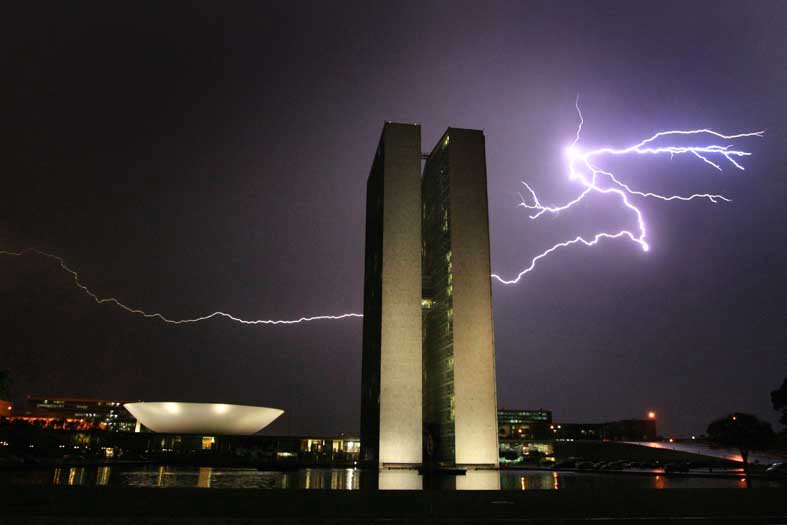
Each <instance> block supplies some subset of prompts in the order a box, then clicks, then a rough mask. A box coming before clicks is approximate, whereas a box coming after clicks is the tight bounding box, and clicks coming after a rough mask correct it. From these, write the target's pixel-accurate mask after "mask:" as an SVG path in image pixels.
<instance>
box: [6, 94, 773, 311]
mask: <svg viewBox="0 0 787 525" xmlns="http://www.w3.org/2000/svg"><path fill="white" fill-rule="evenodd" d="M575 106H576V109H577V114H578V116H579V124H578V126H577V132H576V136H575V137H574V141H573V142H572V143H571V144H570V145H569V146H568V147H567V148H566V149H565V154H566V159H567V175H568V178H569V180H571V181H576V182H577V183H579V185H580V186H581V188H582V189H581V191H580V192H579V194H578V195H577V196H576V197H574V198H573V199H571V200H569V201H567V202H565V203H564V204H560V205H555V206H545V205H543V204H541V201H540V200H539V198H538V195H537V194H536V192H535V191H534V190H533V188H531V187H530V186H529V185H528V184H527V183H526V182H524V181H523V182H522V184H523V187H524V189H525V190H526V195H527V197H526V196H525V195H522V194H520V198H521V202H520V203H519V206H521V207H523V208H525V209H526V210H529V211H530V212H531V214H530V215H529V218H530V219H533V220H536V219H538V218H539V217H541V216H542V215H544V214H553V215H556V214H559V213H560V212H563V211H566V210H569V209H570V208H571V207H573V206H574V205H576V204H578V203H580V202H582V200H584V199H585V197H587V196H588V195H590V194H591V193H598V194H603V195H611V196H614V197H616V198H617V199H618V200H619V203H620V204H621V205H622V206H623V208H625V209H626V210H628V212H629V213H630V214H631V216H632V217H633V218H634V222H635V223H636V228H633V229H622V230H620V231H604V232H599V233H597V234H595V235H594V236H593V237H590V238H585V237H582V236H577V237H575V238H573V239H570V240H567V241H564V242H560V243H557V244H555V245H553V246H551V247H550V248H548V249H547V250H545V251H543V252H542V253H540V254H538V255H536V256H535V257H533V258H532V259H531V261H530V264H529V265H528V266H527V267H526V268H525V269H523V270H522V271H520V272H519V274H517V275H516V277H514V278H512V279H504V278H502V277H500V276H499V275H497V274H492V278H494V279H496V280H497V281H499V282H501V283H503V284H516V283H518V282H519V281H520V280H521V279H522V277H524V276H525V275H526V274H528V273H529V272H531V271H532V270H533V269H534V268H535V267H536V265H537V264H538V263H539V261H541V260H542V259H544V258H545V257H547V256H549V255H551V254H553V253H555V252H557V251H559V250H561V249H563V248H567V247H569V246H573V245H575V244H582V245H584V246H596V245H597V244H599V243H600V242H601V241H602V240H603V239H621V238H625V239H628V240H629V241H631V242H633V243H635V244H637V245H639V247H640V248H641V249H642V250H643V251H646V252H647V251H648V250H649V249H650V245H649V244H648V242H647V240H646V239H647V228H646V225H645V219H644V217H643V215H642V211H641V210H640V209H639V208H637V206H635V204H634V203H633V202H632V200H633V199H634V198H636V197H642V198H652V199H659V200H662V201H691V200H696V199H705V200H707V201H710V202H711V203H714V204H717V203H719V202H725V203H728V202H732V201H731V200H730V199H729V198H727V197H725V196H723V195H716V194H711V193H695V194H693V195H686V196H683V195H661V194H658V193H653V192H645V191H640V190H636V189H633V188H631V187H630V186H628V185H627V184H624V183H623V182H621V181H620V180H619V179H618V178H616V177H615V175H614V174H612V173H611V172H609V171H605V170H603V169H601V168H600V167H599V165H598V164H597V161H600V160H601V158H602V157H608V156H625V155H664V154H668V155H670V157H673V156H675V155H686V154H689V155H693V156H694V157H696V158H697V159H699V160H701V161H702V162H704V163H705V164H707V165H709V166H711V167H713V168H715V169H716V170H719V171H721V170H722V163H723V161H726V162H728V163H729V164H731V165H732V166H733V167H735V168H737V169H739V170H743V169H744V168H743V166H742V165H741V164H740V162H738V160H739V159H741V158H742V157H748V156H750V155H751V153H750V152H748V151H744V150H740V149H736V147H735V146H734V145H733V144H731V143H725V144H708V145H704V146H684V145H679V144H671V145H660V144H662V143H663V141H664V140H665V139H675V138H685V137H687V136H697V137H707V138H708V139H709V140H712V139H722V140H723V141H732V140H735V139H743V138H752V137H762V136H763V135H764V133H765V132H764V131H754V132H746V133H736V134H731V135H727V134H723V133H718V132H716V131H713V130H711V129H696V130H688V131H682V130H673V131H660V132H658V133H656V134H655V135H653V136H651V137H649V138H646V139H645V140H642V141H641V142H638V143H636V144H634V145H633V146H628V147H626V148H621V149H616V148H611V147H603V148H598V149H594V150H587V151H584V150H582V149H581V148H579V147H578V143H579V139H580V135H581V133H582V126H583V124H584V119H583V117H582V111H581V110H580V109H579V97H577V100H576V103H575ZM0 255H5V256H12V257H22V256H25V255H38V256H41V257H46V258H48V259H51V260H53V261H55V262H56V263H57V264H58V265H59V267H60V268H61V269H62V270H63V271H64V272H66V273H68V274H70V275H71V277H72V279H73V282H74V285H75V286H76V287H77V288H79V289H80V290H81V291H82V292H84V293H85V294H86V295H88V296H89V297H90V298H91V299H93V301H95V302H96V303H97V304H100V305H105V304H109V305H113V306H115V307H117V308H120V309H122V310H125V311H126V312H128V313H131V314H134V315H137V316H140V317H143V318H146V319H158V320H159V321H162V322H164V323H168V324H174V325H184V324H193V323H199V322H201V321H207V320H209V319H213V318H224V319H228V320H230V321H234V322H236V323H240V324H245V325H259V324H265V325H292V324H298V323H305V322H310V321H320V320H338V319H346V318H353V317H363V314H358V313H344V314H339V315H316V316H313V317H300V318H298V319H283V320H275V319H243V318H240V317H237V316H234V315H231V314H228V313H226V312H221V311H217V312H212V313H210V314H207V315H202V316H199V317H194V318H187V319H172V318H169V317H167V316H165V315H163V314H161V313H157V312H147V311H145V310H143V309H141V308H135V307H131V306H128V305H126V304H124V303H122V302H121V301H120V300H119V299H116V298H114V297H100V296H99V295H98V294H96V293H95V292H93V291H92V290H91V289H90V288H88V287H87V286H86V285H85V284H83V283H82V281H81V280H80V277H79V274H78V273H77V272H76V271H74V270H73V269H71V268H70V267H69V266H68V265H67V264H66V262H65V260H64V259H63V258H62V257H59V256H57V255H53V254H51V253H47V252H44V251H41V250H37V249H32V248H29V249H26V250H22V251H18V252H15V251H5V250H0Z"/></svg>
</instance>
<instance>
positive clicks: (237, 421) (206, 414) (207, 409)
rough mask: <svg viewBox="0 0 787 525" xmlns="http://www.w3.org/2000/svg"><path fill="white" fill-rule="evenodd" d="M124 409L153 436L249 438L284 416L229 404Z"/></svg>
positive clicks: (275, 411) (141, 404)
mask: <svg viewBox="0 0 787 525" xmlns="http://www.w3.org/2000/svg"><path fill="white" fill-rule="evenodd" d="M123 406H124V407H126V410H128V411H129V412H131V415H132V416H134V417H135V418H137V420H138V421H139V422H140V423H142V424H143V425H145V426H146V427H147V428H149V429H150V430H152V431H153V432H159V433H162V434H200V435H203V436H208V435H219V436H249V435H251V434H254V433H256V432H259V431H260V430H262V429H263V428H265V427H267V426H268V425H270V424H271V423H272V422H273V421H274V420H275V419H276V418H277V417H279V416H280V415H282V414H283V413H284V410H279V409H278V408H268V407H254V406H248V405H228V404H225V403H178V402H173V401H162V402H153V403H149V402H139V403H126V404H125V405H123Z"/></svg>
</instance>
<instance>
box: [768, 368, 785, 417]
mask: <svg viewBox="0 0 787 525" xmlns="http://www.w3.org/2000/svg"><path fill="white" fill-rule="evenodd" d="M771 403H773V409H774V410H776V411H778V412H781V413H782V417H781V419H779V423H781V424H782V425H787V378H785V379H784V381H782V386H780V387H779V388H777V389H776V390H774V391H773V392H771Z"/></svg>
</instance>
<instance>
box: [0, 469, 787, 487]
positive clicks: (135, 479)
mask: <svg viewBox="0 0 787 525" xmlns="http://www.w3.org/2000/svg"><path fill="white" fill-rule="evenodd" d="M13 485H39V486H41V485H71V486H74V485H92V486H124V487H201V488H236V489H244V488H249V489H306V490H312V489H319V490H358V489H360V488H362V487H363V488H367V487H368V488H379V489H381V490H423V489H425V488H428V489H430V490H500V489H502V490H613V491H614V490H618V489H628V488H642V489H657V490H658V489H674V488H745V487H746V483H745V481H744V480H742V479H740V478H726V479H725V478H711V477H691V476H665V475H663V474H643V475H636V474H623V473H596V472H553V471H548V470H543V471H537V470H504V471H495V470H475V471H473V470H470V471H468V472H467V473H466V475H459V476H430V477H428V478H427V479H424V477H423V476H421V475H420V474H419V473H418V472H417V471H415V470H404V469H390V470H381V471H379V472H377V471H364V470H358V469H353V468H342V469H319V468H316V469H303V470H298V471H291V472H278V471H265V470H258V469H254V468H211V467H168V466H163V465H161V466H122V465H113V466H108V465H105V466H97V467H58V468H54V469H51V470H46V469H42V470H20V471H5V472H0V486H13ZM786 485H787V483H785V482H779V481H775V480H764V479H756V480H754V486H755V487H782V488H783V487H785V486H786Z"/></svg>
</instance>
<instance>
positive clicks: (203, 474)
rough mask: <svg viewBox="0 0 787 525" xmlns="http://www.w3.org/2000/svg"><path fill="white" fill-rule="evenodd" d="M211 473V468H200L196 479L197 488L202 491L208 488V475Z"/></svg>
mask: <svg viewBox="0 0 787 525" xmlns="http://www.w3.org/2000/svg"><path fill="white" fill-rule="evenodd" d="M212 473H213V469H212V468H211V467H200V468H199V477H198V478H197V486H198V487H200V488H203V489H209V488H210V475H211V474H212Z"/></svg>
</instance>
